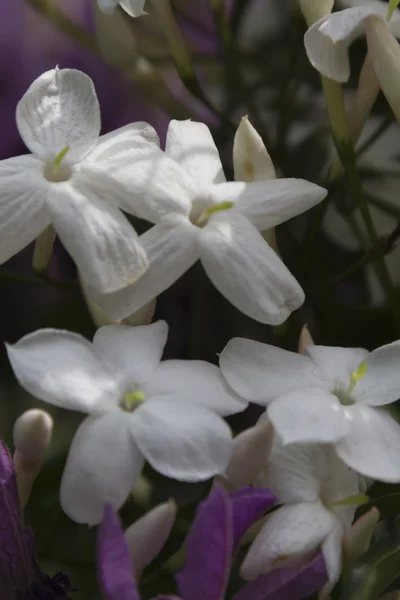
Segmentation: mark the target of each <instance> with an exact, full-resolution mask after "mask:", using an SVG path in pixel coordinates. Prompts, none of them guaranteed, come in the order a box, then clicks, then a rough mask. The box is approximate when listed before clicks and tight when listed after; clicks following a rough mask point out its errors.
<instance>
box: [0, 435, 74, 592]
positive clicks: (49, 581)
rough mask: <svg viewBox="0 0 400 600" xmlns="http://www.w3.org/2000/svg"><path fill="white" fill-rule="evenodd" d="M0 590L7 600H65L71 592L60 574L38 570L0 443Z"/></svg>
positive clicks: (12, 474) (9, 462) (9, 465)
mask: <svg viewBox="0 0 400 600" xmlns="http://www.w3.org/2000/svg"><path fill="white" fill-rule="evenodd" d="M0 590H1V597H2V598H7V600H66V599H67V598H68V596H67V592H70V591H73V590H72V588H71V587H70V584H69V579H68V577H67V576H66V575H64V574H63V573H58V574H57V575H56V576H55V577H53V578H50V577H48V576H47V575H45V574H44V573H42V572H41V571H40V569H39V566H38V565H37V563H36V558H35V547H34V540H33V533H32V531H31V529H27V528H24V526H23V523H22V518H21V508H20V504H19V498H18V489H17V481H16V477H15V472H14V467H13V463H12V460H11V457H10V454H9V452H8V450H7V447H6V445H5V444H4V443H3V442H2V441H0Z"/></svg>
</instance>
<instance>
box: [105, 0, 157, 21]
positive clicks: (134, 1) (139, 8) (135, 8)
mask: <svg viewBox="0 0 400 600" xmlns="http://www.w3.org/2000/svg"><path fill="white" fill-rule="evenodd" d="M145 3H146V0H97V6H98V7H99V8H100V10H102V11H103V12H104V13H106V14H112V13H113V12H114V10H115V8H116V7H117V5H118V4H119V5H120V6H121V8H123V9H124V11H125V12H127V13H128V15H130V16H131V17H140V16H142V15H145V14H146V13H145V11H144V10H143V7H144V5H145Z"/></svg>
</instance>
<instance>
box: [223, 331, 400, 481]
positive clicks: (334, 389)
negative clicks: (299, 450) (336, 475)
mask: <svg viewBox="0 0 400 600" xmlns="http://www.w3.org/2000/svg"><path fill="white" fill-rule="evenodd" d="M399 361H400V341H397V342H393V343H392V344H388V345H387V346H382V347H381V348H378V349H377V350H374V351H373V352H371V353H369V352H368V351H367V350H363V349H360V348H330V347H327V346H309V347H307V348H306V349H305V354H304V355H301V354H296V353H294V352H288V351H286V350H282V349H281V348H277V347H275V346H270V345H268V344H262V343H260V342H254V341H252V340H246V339H242V338H235V339H233V340H231V341H230V342H229V343H228V345H227V346H226V348H225V349H224V351H223V352H222V354H221V355H220V367H221V371H222V373H223V375H224V376H225V377H226V379H227V381H228V383H229V384H230V385H231V386H232V388H233V389H234V390H235V391H236V392H237V393H238V394H240V395H241V396H242V397H243V398H246V400H251V401H253V402H257V403H258V404H262V405H265V406H268V416H269V418H270V420H271V422H272V424H273V426H274V428H275V430H276V431H277V433H278V434H279V436H280V438H281V440H282V442H283V444H285V445H286V444H292V443H296V442H299V443H314V442H321V443H327V444H333V447H334V450H335V452H336V454H337V455H338V456H339V458H341V459H342V460H343V461H344V462H345V463H346V464H347V465H348V466H349V467H351V468H352V469H354V470H355V471H358V472H359V473H361V474H362V475H365V476H367V477H373V478H374V479H378V480H380V481H388V482H398V481H400V425H398V424H397V423H396V421H395V420H394V419H393V418H392V417H391V415H390V414H389V413H388V412H386V411H385V410H383V409H382V408H381V407H382V406H384V405H387V404H390V403H392V402H394V401H395V400H397V399H398V398H399V397H400V369H399Z"/></svg>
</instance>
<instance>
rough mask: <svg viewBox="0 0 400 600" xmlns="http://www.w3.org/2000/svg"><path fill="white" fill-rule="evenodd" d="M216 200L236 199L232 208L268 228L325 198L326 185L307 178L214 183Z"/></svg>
mask: <svg viewBox="0 0 400 600" xmlns="http://www.w3.org/2000/svg"><path fill="white" fill-rule="evenodd" d="M211 194H212V198H213V202H214V203H215V204H219V203H221V202H234V207H233V208H232V211H234V212H239V213H240V214H242V215H244V216H245V217H247V218H248V219H249V220H250V221H251V223H253V225H255V227H257V229H259V230H260V231H264V230H266V229H270V228H271V227H276V225H280V224H281V223H284V222H285V221H287V220H288V219H291V218H292V217H295V216H297V215H300V214H301V213H303V212H304V211H306V210H308V209H309V208H311V207H312V206H315V205H316V204H318V203H319V202H321V200H323V199H324V198H325V196H326V194H327V191H326V189H325V188H322V187H320V186H319V185H315V183H310V182H309V181H304V180H303V179H273V180H272V181H255V182H253V183H240V182H229V183H224V184H223V185H217V186H213V188H212V190H211Z"/></svg>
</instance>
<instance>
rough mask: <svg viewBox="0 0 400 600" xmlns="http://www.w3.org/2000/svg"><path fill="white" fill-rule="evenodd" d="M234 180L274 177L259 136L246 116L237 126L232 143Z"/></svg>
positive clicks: (269, 158) (273, 171)
mask: <svg viewBox="0 0 400 600" xmlns="http://www.w3.org/2000/svg"><path fill="white" fill-rule="evenodd" d="M233 167H234V170H235V181H246V182H252V181H267V180H268V179H276V172H275V167H274V164H273V162H272V159H271V157H270V155H269V153H268V150H267V149H266V147H265V145H264V142H263V141H262V138H261V136H260V135H259V134H258V133H257V131H256V130H255V128H254V127H253V125H252V124H251V123H250V121H249V119H248V118H247V117H243V118H242V120H241V121H240V125H239V127H238V128H237V131H236V135H235V140H234V143H233Z"/></svg>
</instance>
